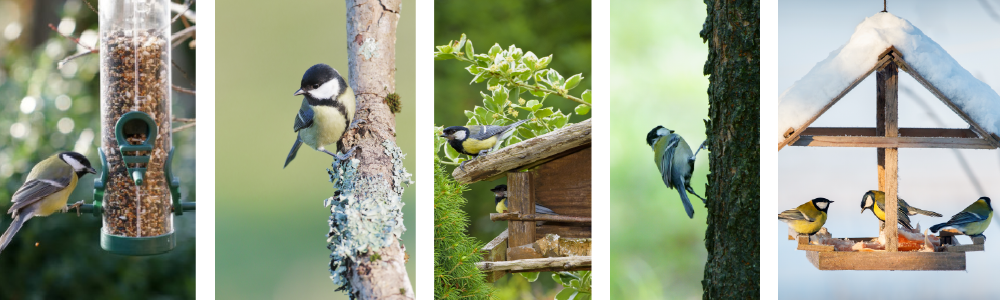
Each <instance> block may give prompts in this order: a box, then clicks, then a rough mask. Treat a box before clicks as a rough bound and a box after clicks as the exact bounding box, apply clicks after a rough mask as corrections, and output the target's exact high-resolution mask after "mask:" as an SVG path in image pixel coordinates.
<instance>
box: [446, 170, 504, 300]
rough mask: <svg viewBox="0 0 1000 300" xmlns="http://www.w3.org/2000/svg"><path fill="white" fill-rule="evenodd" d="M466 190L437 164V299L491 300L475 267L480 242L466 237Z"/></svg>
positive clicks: (482, 277)
mask: <svg viewBox="0 0 1000 300" xmlns="http://www.w3.org/2000/svg"><path fill="white" fill-rule="evenodd" d="M465 189H466V187H465V185H463V184H459V183H458V182H456V181H455V180H454V179H452V178H451V175H450V174H449V173H448V172H447V171H446V170H445V168H444V166H443V165H442V164H440V162H439V161H438V160H435V162H434V299H491V298H492V294H493V289H492V287H490V286H489V285H488V284H487V283H486V280H485V278H486V275H485V274H484V273H483V272H482V271H480V270H479V269H477V268H476V263H477V262H480V261H481V260H482V257H481V256H480V254H479V253H478V251H479V248H481V247H482V246H483V244H482V243H481V242H479V241H478V240H476V239H475V238H473V237H470V236H468V235H466V234H465V228H466V227H468V226H469V216H468V214H466V213H465V211H464V210H462V207H464V206H465V203H466V202H467V201H466V200H465V198H463V197H462V192H463V191H465Z"/></svg>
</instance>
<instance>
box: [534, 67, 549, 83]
mask: <svg viewBox="0 0 1000 300" xmlns="http://www.w3.org/2000/svg"><path fill="white" fill-rule="evenodd" d="M548 73H549V70H548V69H545V70H538V72H535V81H537V82H543V81H545V75H546V74H548Z"/></svg>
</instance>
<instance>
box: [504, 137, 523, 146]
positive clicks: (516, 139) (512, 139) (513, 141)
mask: <svg viewBox="0 0 1000 300" xmlns="http://www.w3.org/2000/svg"><path fill="white" fill-rule="evenodd" d="M520 142H522V140H521V138H520V137H518V136H516V135H515V136H511V137H510V139H508V140H507V146H510V145H513V144H517V143H520Z"/></svg>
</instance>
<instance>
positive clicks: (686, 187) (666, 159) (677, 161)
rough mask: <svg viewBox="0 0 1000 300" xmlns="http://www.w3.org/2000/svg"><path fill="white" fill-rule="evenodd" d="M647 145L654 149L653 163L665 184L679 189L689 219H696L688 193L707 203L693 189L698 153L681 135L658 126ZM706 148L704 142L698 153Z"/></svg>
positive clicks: (650, 133) (650, 134)
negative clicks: (693, 175) (692, 181)
mask: <svg viewBox="0 0 1000 300" xmlns="http://www.w3.org/2000/svg"><path fill="white" fill-rule="evenodd" d="M646 144H649V146H650V147H652V148H653V162H655V163H656V168H657V169H659V170H660V176H661V177H663V183H664V184H666V185H667V187H669V188H671V189H677V193H678V194H680V195H681V201H682V202H683V203H684V210H685V211H687V215H688V218H694V208H693V207H691V200H688V196H687V193H691V194H692V195H695V196H696V197H698V198H699V199H701V202H702V203H705V198H703V197H701V196H698V194H697V193H695V192H694V189H692V188H691V172H694V160H695V157H696V156H697V155H698V152H695V153H694V154H692V153H691V147H690V146H688V144H687V142H685V141H684V138H682V137H681V135H679V134H676V133H674V131H673V130H670V129H667V128H665V127H663V126H656V128H653V130H650V131H649V133H648V134H646ZM704 146H705V143H704V142H702V143H701V146H699V147H698V150H696V151H701V148H703V147H704Z"/></svg>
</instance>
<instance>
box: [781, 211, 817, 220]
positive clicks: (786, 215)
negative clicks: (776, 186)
mask: <svg viewBox="0 0 1000 300" xmlns="http://www.w3.org/2000/svg"><path fill="white" fill-rule="evenodd" d="M778 219H779V220H789V221H791V220H806V221H809V222H812V221H815V220H814V219H813V218H810V217H809V216H807V215H806V214H804V213H802V211H800V210H798V209H789V210H786V211H783V212H781V213H780V214H778Z"/></svg>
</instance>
